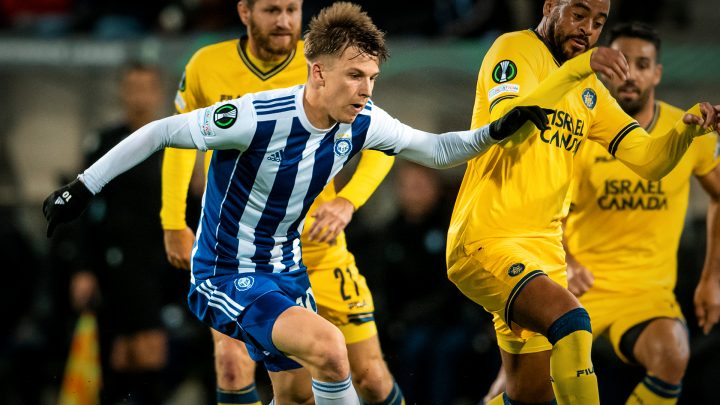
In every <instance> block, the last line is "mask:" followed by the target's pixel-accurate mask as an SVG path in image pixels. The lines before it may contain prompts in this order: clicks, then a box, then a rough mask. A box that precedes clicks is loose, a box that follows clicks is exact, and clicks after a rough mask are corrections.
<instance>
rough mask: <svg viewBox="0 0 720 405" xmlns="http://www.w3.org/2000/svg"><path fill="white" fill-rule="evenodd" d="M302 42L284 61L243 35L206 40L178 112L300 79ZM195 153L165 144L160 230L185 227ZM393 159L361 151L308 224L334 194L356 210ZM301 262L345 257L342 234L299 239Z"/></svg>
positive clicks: (187, 75)
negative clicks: (254, 50)
mask: <svg viewBox="0 0 720 405" xmlns="http://www.w3.org/2000/svg"><path fill="white" fill-rule="evenodd" d="M303 47H304V42H303V41H298V44H297V47H296V48H295V49H294V50H293V51H292V52H291V53H290V54H289V55H288V56H287V58H285V59H284V60H283V61H281V62H279V63H277V62H275V63H268V62H263V61H261V60H259V59H258V58H256V57H254V56H253V55H252V54H251V53H250V52H249V51H248V50H247V39H246V38H241V39H235V40H230V41H224V42H220V43H217V44H212V45H208V46H206V47H203V48H201V49H200V50H198V51H197V52H196V53H195V54H194V55H193V56H192V58H191V59H190V61H189V62H188V64H187V66H186V67H185V72H184V73H183V76H182V79H181V81H180V85H179V88H178V91H177V95H176V97H175V108H176V110H177V112H178V113H186V112H190V111H193V110H195V109H198V108H202V107H207V106H209V105H212V104H214V103H216V102H219V101H224V100H231V99H234V98H238V97H241V96H243V95H244V94H247V93H254V92H259V91H264V90H271V89H276V88H284V87H291V86H295V85H298V84H303V83H305V81H306V79H307V62H306V60H305V56H304V53H303ZM210 153H211V152H207V155H206V156H205V171H206V172H207V168H208V166H209V163H210ZM196 156H197V152H196V151H195V150H185V149H174V148H167V149H165V156H164V159H163V174H162V209H161V211H160V218H161V222H162V226H163V229H166V230H171V229H184V228H185V227H186V226H187V225H186V221H185V210H186V206H187V204H186V199H187V193H188V188H189V184H190V178H191V177H192V171H193V168H194V165H195V158H196ZM393 161H394V158H392V157H390V156H386V155H385V154H383V153H381V152H376V151H364V152H363V153H362V156H361V160H360V163H359V164H358V167H357V170H356V172H355V175H354V176H353V177H352V179H350V182H349V183H348V184H347V185H346V186H345V187H344V188H343V190H341V191H340V192H339V193H336V190H335V185H334V183H333V182H330V183H329V184H328V185H327V186H326V187H325V189H324V190H323V191H322V192H321V193H320V195H319V196H318V197H317V199H316V200H315V202H314V204H313V205H312V206H311V207H310V210H309V212H308V215H307V217H306V221H305V229H309V228H310V226H311V225H312V221H313V217H312V215H313V213H314V212H315V209H316V208H317V206H318V205H319V204H322V203H323V202H327V201H331V200H333V199H335V198H336V197H337V196H340V197H343V198H345V199H347V200H348V201H350V202H351V203H352V204H353V206H354V207H355V208H356V209H357V208H358V207H360V206H362V205H363V204H364V203H365V202H366V201H367V199H368V198H370V195H372V193H373V192H374V191H375V189H376V188H377V186H378V185H379V184H380V182H382V180H383V178H384V177H385V175H386V174H387V173H388V171H389V170H390V168H391V167H392V164H393ZM301 243H302V251H303V262H304V263H305V264H306V265H307V266H308V267H310V268H324V267H326V266H332V265H334V264H335V263H338V262H341V263H342V262H344V261H345V260H346V256H347V255H348V254H349V253H348V251H347V245H346V242H345V234H344V233H342V234H341V235H339V236H338V238H337V240H336V242H335V243H334V244H333V245H330V244H327V243H317V242H312V241H309V240H307V238H306V237H305V234H303V235H302V238H301Z"/></svg>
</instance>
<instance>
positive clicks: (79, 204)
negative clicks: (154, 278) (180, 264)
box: [43, 3, 547, 405]
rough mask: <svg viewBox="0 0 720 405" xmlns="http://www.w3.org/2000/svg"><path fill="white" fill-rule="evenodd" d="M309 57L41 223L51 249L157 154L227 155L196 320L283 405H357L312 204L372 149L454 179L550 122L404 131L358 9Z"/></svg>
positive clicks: (201, 258)
mask: <svg viewBox="0 0 720 405" xmlns="http://www.w3.org/2000/svg"><path fill="white" fill-rule="evenodd" d="M305 54H306V58H307V61H308V64H309V72H308V82H307V84H306V85H305V86H296V87H292V88H287V89H279V90H271V91H266V92H260V93H254V94H247V95H245V96H243V97H241V98H239V99H235V100H232V101H229V102H223V103H218V104H216V105H214V106H211V107H208V108H204V109H199V110H196V111H193V112H190V113H186V114H180V115H175V116H172V117H168V118H165V119H162V120H158V121H155V122H153V123H150V124H148V125H146V126H145V127H143V128H141V129H140V130H138V131H137V132H135V133H134V134H132V135H131V136H129V137H128V138H126V139H125V140H124V141H123V142H121V143H120V144H118V145H117V146H116V147H115V148H113V150H111V151H110V152H108V154H106V155H105V156H103V157H102V158H101V159H100V160H98V161H97V162H96V163H95V164H93V165H92V166H91V167H90V168H88V169H87V170H86V171H85V172H83V173H82V174H81V175H79V176H78V179H76V180H75V181H74V182H72V183H70V184H69V185H67V186H65V187H63V188H61V189H59V190H57V191H56V192H54V193H53V194H51V195H50V196H49V197H48V198H47V200H46V201H45V204H44V206H43V209H44V212H45V216H46V218H47V219H48V221H49V226H48V235H50V234H52V231H53V229H54V228H55V226H56V225H57V224H58V223H61V222H66V221H69V220H72V219H74V218H75V217H77V216H79V215H80V214H81V213H82V211H83V210H84V208H85V206H86V205H87V203H88V201H89V200H90V198H91V197H92V195H93V194H96V193H98V192H99V191H100V190H101V189H102V187H103V186H104V185H105V184H106V183H107V182H109V181H110V180H111V179H113V178H114V177H116V176H117V175H119V174H121V173H122V172H124V171H125V170H127V169H129V168H130V167H132V166H134V165H136V164H138V163H139V162H141V161H142V160H144V159H146V158H147V157H148V156H149V155H151V154H152V153H153V152H155V151H157V150H160V149H162V148H164V147H167V146H173V147H180V148H196V149H200V150H207V149H214V150H216V152H215V153H214V154H213V157H212V161H211V163H210V169H209V172H208V181H207V187H206V190H205V196H204V198H203V213H202V218H201V224H200V226H199V229H198V232H197V238H196V242H195V246H194V248H193V257H192V280H191V282H192V285H191V287H190V293H189V296H188V301H189V304H190V307H191V309H192V311H193V312H194V313H195V314H196V316H197V317H198V318H199V319H200V320H202V321H203V322H204V323H206V324H207V325H209V326H210V327H212V328H214V329H216V330H218V331H220V332H222V333H224V334H227V335H229V336H231V337H233V338H236V339H239V340H242V341H243V342H245V343H246V345H247V346H248V350H249V351H250V352H251V353H253V354H254V355H255V356H259V357H261V358H262V359H263V361H264V363H265V365H266V367H267V368H268V371H270V376H271V379H272V382H273V387H274V389H275V390H276V397H277V392H278V391H282V390H285V393H287V391H297V392H298V393H300V394H301V393H302V392H303V390H304V389H305V390H307V387H303V383H302V382H303V379H304V381H306V382H309V378H308V373H309V375H310V376H311V377H312V392H313V394H314V396H315V402H316V404H318V405H323V404H357V403H358V397H357V394H356V393H355V389H354V388H353V386H352V383H351V381H350V368H349V363H348V359H347V350H346V346H345V342H344V339H343V335H342V334H341V333H340V331H339V330H338V329H337V328H336V327H335V326H333V325H332V324H331V323H330V322H328V321H326V320H325V319H323V318H321V317H320V316H318V315H317V314H316V313H315V304H314V299H313V296H312V289H311V287H310V283H309V281H308V276H307V273H306V270H305V266H304V265H303V263H302V258H301V250H300V233H301V230H302V227H303V218H305V214H306V212H307V210H308V209H309V207H310V205H311V204H312V202H313V200H314V199H315V197H316V196H317V195H318V193H320V191H322V189H323V187H324V186H325V185H326V184H327V183H328V181H330V180H331V179H332V178H333V176H334V175H335V174H336V173H337V172H338V171H339V170H340V169H341V168H342V167H343V166H344V165H345V164H346V163H347V162H348V161H349V160H350V159H351V158H352V157H353V156H355V155H356V154H357V153H358V152H360V151H361V150H363V149H374V150H381V151H384V152H386V153H388V154H393V155H395V154H397V155H398V156H400V157H403V158H406V159H409V160H412V161H415V162H417V163H420V164H423V165H426V166H430V167H436V168H445V167H451V166H454V165H457V164H460V163H462V162H465V161H467V160H468V159H470V158H472V157H474V156H477V155H478V154H481V153H483V152H484V151H485V150H487V149H488V148H489V147H490V146H492V145H494V144H496V143H498V142H499V141H501V140H503V139H505V138H507V137H508V136H510V135H512V134H514V133H515V132H516V131H518V130H519V129H520V128H521V127H522V126H523V125H524V124H526V123H528V122H532V123H533V124H534V125H535V126H537V127H539V128H545V127H546V125H547V117H546V115H545V112H544V111H543V110H542V109H541V108H539V107H517V108H515V109H514V110H512V111H510V112H509V113H508V114H507V115H505V116H503V117H502V118H500V119H499V120H497V121H494V122H492V123H490V124H488V125H485V126H483V127H481V128H479V129H477V130H472V131H463V132H448V133H445V134H441V135H440V136H437V135H435V134H429V133H426V132H423V131H420V130H416V129H413V128H411V127H409V126H407V125H404V124H402V123H401V122H400V121H398V120H396V119H394V118H392V117H391V116H390V115H389V114H388V113H386V112H385V111H383V110H382V109H381V108H379V107H378V106H376V105H374V104H373V103H372V102H371V101H370V96H371V94H372V90H373V86H374V83H375V79H376V78H377V75H378V74H379V71H380V69H379V65H380V62H382V61H383V60H384V59H385V58H386V57H387V50H386V48H385V44H384V38H383V34H382V32H380V31H379V30H378V29H377V28H376V27H375V26H374V24H373V23H372V21H371V20H370V18H369V17H368V16H367V15H366V14H365V13H364V12H362V11H361V10H360V7H358V6H356V5H352V4H349V3H335V4H334V5H332V6H330V7H328V8H326V9H324V10H323V11H322V12H321V13H320V14H319V15H318V16H317V17H315V18H314V19H313V21H312V22H311V24H310V29H309V31H308V32H307V34H306V39H305ZM140 198H142V196H138V199H140ZM303 367H304V368H303ZM305 385H306V386H309V385H310V384H305ZM283 397H285V398H287V397H292V395H290V396H288V395H283ZM298 397H302V395H299V396H298Z"/></svg>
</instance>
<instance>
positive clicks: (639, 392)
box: [625, 374, 682, 405]
mask: <svg viewBox="0 0 720 405" xmlns="http://www.w3.org/2000/svg"><path fill="white" fill-rule="evenodd" d="M681 391H682V385H675V384H670V383H666V382H665V381H663V380H661V379H659V378H657V377H655V376H653V375H650V374H647V375H646V376H645V378H644V379H643V380H642V381H641V382H640V384H638V385H637V387H635V390H634V391H633V392H632V394H630V397H629V398H628V400H627V402H626V403H625V404H626V405H639V404H645V405H674V404H675V403H677V400H678V397H679V396H680V392H681Z"/></svg>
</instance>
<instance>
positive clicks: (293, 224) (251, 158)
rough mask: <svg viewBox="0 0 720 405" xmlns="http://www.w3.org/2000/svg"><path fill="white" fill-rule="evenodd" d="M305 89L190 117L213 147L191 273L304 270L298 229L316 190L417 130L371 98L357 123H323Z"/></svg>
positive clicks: (250, 97)
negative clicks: (309, 111) (316, 121)
mask: <svg viewBox="0 0 720 405" xmlns="http://www.w3.org/2000/svg"><path fill="white" fill-rule="evenodd" d="M303 91H304V86H297V87H292V88H286V89H278V90H270V91H265V92H260V93H254V94H247V95H245V96H243V97H242V98H239V99H235V100H231V101H229V102H224V103H218V104H216V105H214V106H211V107H207V108H204V109H200V110H197V111H196V112H194V113H190V114H189V115H188V117H189V118H188V119H189V127H190V131H191V133H192V138H193V142H194V143H195V144H196V145H197V147H198V148H199V149H201V150H206V149H215V150H216V152H215V153H214V154H213V157H212V161H211V163H210V169H209V172H208V179H207V186H206V190H205V195H204V197H203V212H202V217H201V221H200V222H201V223H200V226H199V228H198V232H197V241H196V245H195V247H194V249H193V279H194V280H195V279H199V280H204V279H207V278H209V277H212V276H222V275H231V274H237V273H245V272H272V273H280V272H287V271H293V270H298V269H301V268H304V266H303V264H302V260H301V253H300V233H301V232H302V228H303V223H304V218H305V214H306V213H307V211H308V209H309V208H310V205H311V204H312V202H313V200H314V199H315V197H317V195H318V194H319V193H320V192H321V191H322V190H323V188H324V187H325V185H326V184H327V183H328V182H329V181H330V180H331V179H332V178H333V176H335V174H337V172H338V171H340V169H342V167H343V166H344V165H345V164H346V163H347V162H348V161H349V160H350V159H351V158H352V157H353V156H355V154H357V153H358V152H360V151H361V150H362V149H376V150H382V151H386V153H389V154H396V153H398V152H400V151H401V150H403V148H405V147H406V146H407V145H408V144H409V143H410V141H411V138H412V133H413V132H417V130H414V129H412V128H410V127H408V126H407V125H404V124H402V123H401V122H399V121H398V120H396V119H394V118H392V117H391V116H390V115H388V114H387V113H386V112H385V111H383V110H382V109H380V108H378V107H377V106H375V105H373V103H372V102H368V103H367V105H366V106H365V109H364V110H363V111H362V112H361V113H360V114H359V115H358V116H357V118H356V119H355V121H354V122H353V123H352V124H340V123H338V124H335V125H334V126H332V127H331V128H329V129H318V128H315V127H313V126H312V125H311V124H310V122H309V121H308V119H307V117H306V115H305V112H304V110H303Z"/></svg>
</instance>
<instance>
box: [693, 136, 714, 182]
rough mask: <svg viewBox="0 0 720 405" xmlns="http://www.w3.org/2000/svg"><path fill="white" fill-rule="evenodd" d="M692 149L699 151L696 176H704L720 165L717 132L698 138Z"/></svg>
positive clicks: (694, 168)
mask: <svg viewBox="0 0 720 405" xmlns="http://www.w3.org/2000/svg"><path fill="white" fill-rule="evenodd" d="M692 147H693V148H694V149H696V151H697V158H696V159H695V165H694V166H693V174H694V175H696V176H704V175H706V174H708V173H710V171H712V169H714V168H715V166H717V165H718V163H720V157H719V156H718V152H720V144H718V134H717V132H713V133H710V134H707V135H703V136H700V137H698V138H697V139H695V140H694V141H693V146H692Z"/></svg>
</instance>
